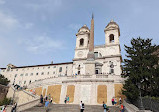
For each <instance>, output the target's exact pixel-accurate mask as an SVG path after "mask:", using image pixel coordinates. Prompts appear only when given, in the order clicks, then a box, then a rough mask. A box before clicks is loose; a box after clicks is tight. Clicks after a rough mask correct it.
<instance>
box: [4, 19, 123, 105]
mask: <svg viewBox="0 0 159 112" xmlns="http://www.w3.org/2000/svg"><path fill="white" fill-rule="evenodd" d="M104 32H105V44H104V45H98V46H94V56H95V60H94V63H95V68H94V70H93V71H94V73H93V74H92V72H91V73H89V68H88V67H87V68H86V63H87V55H88V52H89V44H90V29H89V28H88V27H87V26H86V25H84V26H82V27H81V28H80V29H79V30H78V32H77V34H76V46H75V55H74V58H73V61H72V62H66V63H55V64H54V63H52V64H46V65H34V66H21V67H16V66H14V65H12V64H8V65H7V67H6V68H1V74H2V75H4V76H5V77H6V78H8V79H9V80H10V84H18V85H20V86H27V87H28V88H29V89H37V88H38V89H39V88H40V89H39V90H38V92H39V91H40V93H37V94H39V95H40V94H43V95H47V94H49V93H51V94H52V95H55V96H56V98H55V99H56V100H57V101H56V103H63V101H64V97H65V96H66V95H69V96H70V99H71V101H70V103H73V104H79V102H80V101H81V100H82V101H84V102H85V103H86V104H101V103H102V101H105V102H107V103H108V105H111V98H112V97H121V95H120V94H119V92H120V90H121V88H122V83H123V79H122V78H121V72H122V71H121V62H122V58H121V49H120V42H119V37H120V30H119V26H118V25H117V23H116V22H114V21H110V22H109V23H108V25H107V26H106V27H105V29H104ZM90 69H91V68H90ZM55 86H56V87H55ZM57 86H58V89H59V88H60V92H59V93H55V92H52V91H53V89H55V88H57ZM51 88H52V90H51ZM102 88H104V89H102ZM44 91H45V92H44ZM56 94H57V95H56ZM55 96H52V97H55ZM92 97H93V99H92Z"/></svg>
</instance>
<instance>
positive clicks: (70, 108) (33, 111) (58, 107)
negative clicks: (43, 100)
mask: <svg viewBox="0 0 159 112" xmlns="http://www.w3.org/2000/svg"><path fill="white" fill-rule="evenodd" d="M48 109H49V110H48V112H80V106H79V105H75V104H50V105H49V108H48ZM109 109H110V112H119V111H120V109H119V108H118V107H115V106H114V107H109ZM22 112H45V108H44V107H38V106H35V107H33V108H30V109H27V110H25V111H22ZM84 112H103V107H102V105H85V110H84Z"/></svg>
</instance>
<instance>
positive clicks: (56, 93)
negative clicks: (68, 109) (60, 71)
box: [47, 85, 61, 103]
mask: <svg viewBox="0 0 159 112" xmlns="http://www.w3.org/2000/svg"><path fill="white" fill-rule="evenodd" d="M49 94H50V95H51V97H52V98H53V102H55V103H59V102H60V95H61V85H53V86H48V90H47V95H49Z"/></svg>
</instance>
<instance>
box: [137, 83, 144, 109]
mask: <svg viewBox="0 0 159 112" xmlns="http://www.w3.org/2000/svg"><path fill="white" fill-rule="evenodd" d="M138 88H139V92H140V107H139V108H140V110H144V106H143V102H142V97H141V83H138Z"/></svg>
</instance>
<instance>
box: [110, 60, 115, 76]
mask: <svg viewBox="0 0 159 112" xmlns="http://www.w3.org/2000/svg"><path fill="white" fill-rule="evenodd" d="M109 63H110V74H113V73H114V64H113V62H112V61H109Z"/></svg>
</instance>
